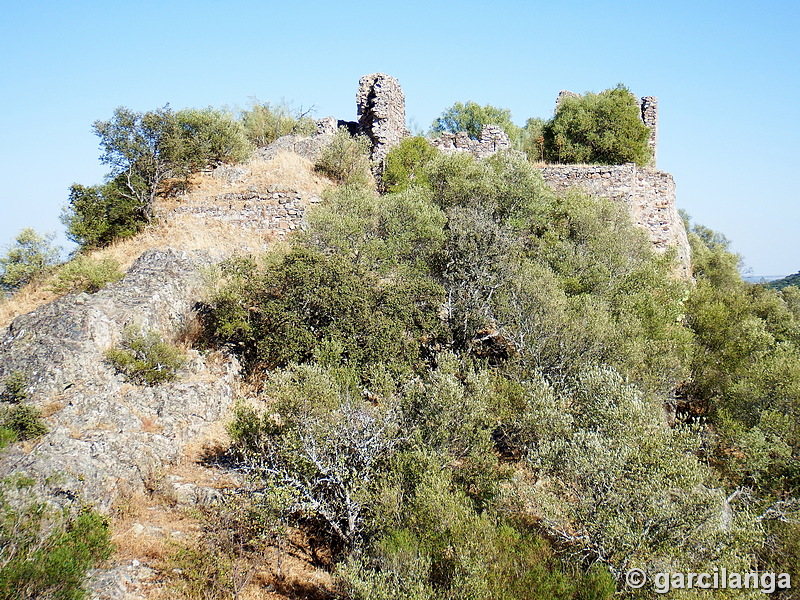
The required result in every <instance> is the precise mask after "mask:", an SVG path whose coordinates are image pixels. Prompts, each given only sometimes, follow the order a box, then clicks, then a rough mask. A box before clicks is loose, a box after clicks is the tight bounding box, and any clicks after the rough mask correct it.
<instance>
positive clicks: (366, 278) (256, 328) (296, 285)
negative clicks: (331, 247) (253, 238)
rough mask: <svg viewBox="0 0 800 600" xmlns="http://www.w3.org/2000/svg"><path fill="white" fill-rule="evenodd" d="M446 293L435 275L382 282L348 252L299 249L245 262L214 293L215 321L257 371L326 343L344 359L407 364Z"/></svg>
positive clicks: (221, 335) (222, 337) (220, 334)
mask: <svg viewBox="0 0 800 600" xmlns="http://www.w3.org/2000/svg"><path fill="white" fill-rule="evenodd" d="M231 267H232V268H231ZM240 267H241V263H239V264H238V265H237V264H236V263H233V264H232V265H230V266H229V269H228V273H231V272H233V274H234V275H235V274H236V273H235V270H236V269H237V268H240ZM440 294H441V292H440V291H439V289H438V286H436V285H435V284H433V283H431V282H427V281H424V280H419V279H417V278H404V277H396V278H393V279H392V280H390V281H381V280H379V279H378V278H377V277H375V276H372V275H370V274H360V273H359V272H358V271H357V270H356V269H354V266H353V263H352V262H351V261H350V260H349V259H348V258H347V257H344V256H330V257H327V256H325V255H323V254H322V253H320V252H317V251H313V250H308V249H301V248H297V249H294V250H292V251H291V252H289V253H288V254H287V255H286V256H285V257H283V258H282V259H281V260H280V262H278V263H277V264H274V265H270V266H268V267H267V268H266V269H265V270H264V271H263V272H259V271H258V270H257V269H256V268H255V266H254V265H245V266H244V268H242V269H241V271H240V272H239V277H235V278H234V281H233V282H232V284H231V285H230V286H228V287H226V288H224V289H223V290H221V291H220V292H219V293H218V294H217V295H216V297H215V298H213V299H212V307H213V308H212V311H211V314H210V316H209V323H208V324H209V325H210V331H211V332H212V335H213V337H214V338H216V340H217V341H219V342H223V343H226V344H228V345H230V347H231V348H232V349H233V350H234V351H235V352H237V353H240V354H241V356H242V357H243V359H244V361H245V364H246V365H247V366H248V367H249V368H250V369H251V370H252V369H254V368H257V367H261V366H266V367H275V366H281V365H286V364H288V363H290V362H305V361H309V360H311V359H312V358H313V357H314V352H315V348H317V347H318V345H320V344H325V345H327V346H328V347H331V348H332V347H335V348H336V349H337V350H336V354H337V355H338V359H337V360H338V362H341V363H343V364H350V365H353V366H358V367H366V365H368V364H371V363H375V362H388V363H392V362H399V363H401V364H407V363H413V362H414V361H415V360H416V357H417V356H418V355H419V351H420V349H419V348H420V338H421V336H422V335H423V334H424V333H426V332H428V331H430V330H431V329H433V327H434V322H435V309H433V307H435V306H436V305H437V303H438V302H439V301H440V297H441V296H440Z"/></svg>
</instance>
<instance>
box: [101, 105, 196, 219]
mask: <svg viewBox="0 0 800 600" xmlns="http://www.w3.org/2000/svg"><path fill="white" fill-rule="evenodd" d="M92 128H93V129H94V132H95V133H96V134H97V136H98V137H99V138H100V147H101V148H102V151H103V152H102V154H101V156H100V162H102V163H103V164H106V165H108V166H109V167H110V168H111V172H110V177H111V178H112V179H115V180H116V181H117V184H118V185H117V188H116V192H117V193H118V194H120V195H122V196H124V197H125V198H127V199H129V200H130V201H132V203H133V207H134V209H135V212H136V214H137V215H138V216H140V217H141V218H143V219H144V220H145V221H149V220H150V219H151V217H152V207H153V201H154V200H155V197H156V194H157V193H158V191H159V188H160V187H161V185H162V184H163V183H164V182H165V181H166V180H167V179H168V178H170V177H174V176H176V175H181V174H183V173H182V172H181V165H178V164H176V160H175V158H176V156H177V155H178V154H179V152H180V141H181V137H180V135H179V131H178V128H179V124H178V121H177V119H176V118H175V113H173V111H172V110H171V109H170V108H169V106H165V107H164V108H159V109H156V110H153V111H149V112H146V113H137V112H134V111H132V110H130V109H128V108H125V107H124V106H120V107H118V108H117V109H116V110H115V111H114V116H113V117H112V118H111V119H109V120H108V121H95V122H94V124H93V125H92Z"/></svg>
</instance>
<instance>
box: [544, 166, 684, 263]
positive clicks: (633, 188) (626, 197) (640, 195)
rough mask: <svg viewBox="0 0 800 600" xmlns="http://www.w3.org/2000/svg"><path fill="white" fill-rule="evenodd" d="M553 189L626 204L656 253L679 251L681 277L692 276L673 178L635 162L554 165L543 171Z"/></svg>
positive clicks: (678, 259)
mask: <svg viewBox="0 0 800 600" xmlns="http://www.w3.org/2000/svg"><path fill="white" fill-rule="evenodd" d="M541 173H542V176H543V177H544V180H545V181H546V182H547V184H548V185H550V187H552V188H553V189H554V190H556V191H558V192H563V191H566V190H568V189H570V188H577V189H581V190H583V191H585V192H586V193H588V194H589V195H592V196H597V197H601V198H609V199H611V200H615V201H617V202H621V203H623V204H624V205H625V206H626V208H627V209H628V212H629V213H630V215H631V218H632V219H633V222H634V223H635V224H636V225H638V226H639V227H642V228H643V229H644V230H645V231H646V232H647V235H648V237H649V238H650V240H651V241H652V242H653V248H654V249H655V250H656V252H665V251H666V250H667V249H669V248H675V249H676V251H677V261H678V264H679V275H680V276H681V277H683V278H687V279H688V278H690V277H691V252H690V249H689V240H688V238H687V237H686V229H685V227H684V225H683V220H682V219H681V217H680V215H679V214H678V209H677V207H676V206H675V181H674V180H673V178H672V175H670V174H669V173H665V172H663V171H657V170H655V169H649V168H644V169H642V168H638V167H637V166H636V164H635V163H626V164H624V165H551V166H547V167H543V168H542V169H541Z"/></svg>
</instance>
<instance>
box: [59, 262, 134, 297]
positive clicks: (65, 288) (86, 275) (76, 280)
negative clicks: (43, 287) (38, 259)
mask: <svg viewBox="0 0 800 600" xmlns="http://www.w3.org/2000/svg"><path fill="white" fill-rule="evenodd" d="M122 275H123V273H122V271H121V270H120V265H119V262H117V261H116V260H114V259H112V258H102V259H93V258H89V257H88V256H82V255H78V256H76V257H75V258H73V259H72V260H71V261H69V262H67V263H65V264H63V265H62V266H61V268H59V269H58V271H57V272H56V274H55V278H56V281H55V283H53V284H52V285H51V289H52V290H53V291H54V292H56V293H57V294H62V293H65V292H86V293H88V294H94V293H95V292H98V291H100V290H101V289H103V288H104V287H105V286H106V285H108V284H109V283H114V282H115V281H119V280H120V279H122Z"/></svg>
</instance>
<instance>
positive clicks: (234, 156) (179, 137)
mask: <svg viewBox="0 0 800 600" xmlns="http://www.w3.org/2000/svg"><path fill="white" fill-rule="evenodd" d="M174 118H175V121H176V124H177V131H176V132H175V133H174V135H175V137H176V139H175V140H170V144H171V145H172V147H171V148H170V155H171V156H169V157H168V158H169V160H170V162H172V163H174V168H175V169H176V170H177V171H178V173H176V174H184V175H185V174H188V173H191V172H194V171H198V170H200V169H205V168H208V167H214V166H216V165H218V164H221V163H237V162H242V161H244V160H246V159H247V158H248V157H249V156H250V154H251V152H252V147H251V145H250V142H249V141H248V139H247V136H246V133H245V129H244V127H243V125H242V123H241V122H240V121H238V120H236V119H235V118H234V117H233V115H231V114H230V113H227V112H225V111H222V110H217V109H214V108H210V107H209V108H204V109H200V110H199V109H195V108H189V109H185V110H179V111H177V112H176V113H175V116H174Z"/></svg>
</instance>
